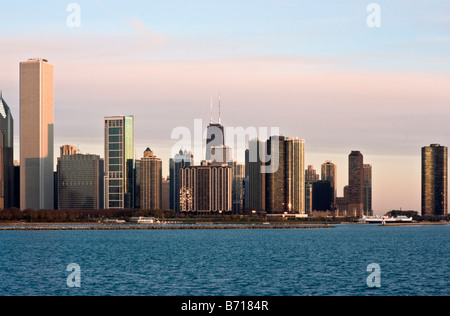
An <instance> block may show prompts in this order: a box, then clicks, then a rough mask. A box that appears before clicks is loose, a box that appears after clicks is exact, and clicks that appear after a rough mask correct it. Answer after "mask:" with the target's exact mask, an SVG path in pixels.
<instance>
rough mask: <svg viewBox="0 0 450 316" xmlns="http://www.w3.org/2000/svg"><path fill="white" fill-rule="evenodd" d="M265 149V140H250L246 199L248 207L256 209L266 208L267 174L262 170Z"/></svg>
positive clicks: (263, 209)
mask: <svg viewBox="0 0 450 316" xmlns="http://www.w3.org/2000/svg"><path fill="white" fill-rule="evenodd" d="M265 151H266V144H265V142H263V141H261V140H260V139H255V140H250V141H249V150H248V154H247V157H246V160H247V161H246V165H247V166H248V190H247V191H248V198H246V200H248V208H249V209H251V210H255V211H265V209H266V174H265V173H263V172H262V167H263V166H264V161H265ZM246 169H247V168H246ZM246 172H247V171H246Z"/></svg>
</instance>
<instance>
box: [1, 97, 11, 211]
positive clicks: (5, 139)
mask: <svg viewBox="0 0 450 316" xmlns="http://www.w3.org/2000/svg"><path fill="white" fill-rule="evenodd" d="M13 123H14V120H13V117H12V115H11V111H10V110H9V107H8V105H7V104H6V102H5V100H3V95H2V93H1V91H0V150H1V153H0V159H1V161H0V168H1V173H0V178H1V185H2V187H1V188H0V209H1V208H11V207H13V206H14V204H15V203H14V124H13Z"/></svg>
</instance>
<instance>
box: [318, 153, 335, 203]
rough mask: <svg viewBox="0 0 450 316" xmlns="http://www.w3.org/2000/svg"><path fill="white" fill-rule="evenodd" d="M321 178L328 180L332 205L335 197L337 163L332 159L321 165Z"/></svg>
mask: <svg viewBox="0 0 450 316" xmlns="http://www.w3.org/2000/svg"><path fill="white" fill-rule="evenodd" d="M321 176H322V178H321V180H322V181H328V182H330V185H331V189H332V190H333V205H334V204H336V197H337V165H336V164H334V163H333V162H332V161H326V162H325V163H323V164H322V166H321Z"/></svg>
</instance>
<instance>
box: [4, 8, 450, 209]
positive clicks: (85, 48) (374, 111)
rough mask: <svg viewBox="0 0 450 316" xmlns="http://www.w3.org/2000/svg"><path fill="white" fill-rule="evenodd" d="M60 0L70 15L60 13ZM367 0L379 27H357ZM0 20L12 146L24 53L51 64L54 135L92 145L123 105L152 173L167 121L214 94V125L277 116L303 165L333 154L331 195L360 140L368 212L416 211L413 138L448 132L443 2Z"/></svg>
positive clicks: (202, 108) (447, 18)
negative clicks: (376, 10) (297, 142)
mask: <svg viewBox="0 0 450 316" xmlns="http://www.w3.org/2000/svg"><path fill="white" fill-rule="evenodd" d="M72 2H74V3H77V4H79V6H80V8H81V16H80V17H81V27H80V28H70V27H68V25H67V24H66V19H67V17H68V15H69V14H70V13H69V12H67V11H66V8H67V6H68V4H70V3H72ZM372 2H375V3H377V4H379V5H380V8H381V27H380V28H370V27H368V26H367V22H366V19H367V17H368V16H369V15H370V12H367V10H366V8H367V6H368V5H369V4H370V3H372ZM0 31H1V32H0V46H1V51H2V54H1V56H2V58H1V60H0V69H2V72H1V76H0V89H1V90H2V91H3V96H4V98H5V100H6V101H7V103H8V104H9V105H10V107H11V110H12V112H13V115H14V117H15V118H16V143H17V145H18V135H19V134H18V126H19V122H18V121H19V120H18V115H19V104H18V94H19V87H18V65H19V62H20V61H23V60H27V59H28V58H30V57H41V58H47V59H49V61H50V62H52V63H53V64H54V67H55V144H56V146H60V145H64V144H74V145H79V146H80V149H81V150H82V151H83V152H90V153H95V154H99V155H101V156H103V155H104V154H103V147H102V146H103V131H102V120H103V117H105V116H110V115H129V114H131V115H135V117H136V128H135V139H136V151H137V157H138V158H139V157H141V156H142V152H143V151H144V150H145V149H146V148H147V147H149V146H150V147H151V148H152V149H153V151H154V152H155V153H156V154H157V155H158V156H160V157H162V158H163V161H164V164H163V166H164V173H165V174H167V170H168V159H169V157H170V151H171V149H172V148H171V147H172V146H173V144H174V141H173V140H171V139H170V135H171V131H172V130H173V129H174V128H176V127H179V126H187V127H189V128H192V126H193V120H194V119H203V120H204V122H205V124H206V123H207V122H208V121H209V103H210V98H211V97H212V98H214V100H216V99H217V97H218V95H219V93H220V94H221V95H222V103H223V108H222V114H223V115H222V116H223V117H222V122H223V123H224V125H229V126H236V127H237V126H243V127H247V126H256V127H258V126H263V127H280V129H281V132H282V133H283V134H284V135H286V136H298V137H300V138H304V139H305V140H306V163H307V164H313V165H314V166H315V167H316V169H320V164H321V163H323V162H324V161H326V160H333V161H335V162H336V163H337V164H338V178H339V182H338V186H339V190H338V193H340V194H342V192H339V191H341V190H342V187H343V186H344V185H345V184H346V182H347V174H346V173H347V170H346V168H347V156H348V154H349V153H350V151H351V150H361V151H362V152H363V154H364V155H365V158H366V162H367V163H371V164H372V165H373V170H374V199H375V201H374V207H375V208H376V210H377V211H379V212H384V211H386V210H389V208H394V207H395V208H399V207H403V208H404V209H406V208H412V209H416V210H419V209H420V148H421V147H422V146H425V145H429V144H431V143H441V144H443V145H447V146H448V145H450V124H448V117H450V107H449V106H448V105H449V101H450V92H449V91H450V89H449V88H448V87H449V86H450V3H449V2H448V1H444V0H441V1H439V0H431V1H416V0H390V1H385V0H384V1H363V0H338V1H336V0H322V1H301V0H271V1H269V0H265V1H264V0H258V1H257V0H240V1H235V0H222V1H220V0H215V1H214V0H209V1H206V0H197V1H194V0H191V1H189V0H182V1H181V0H180V1H175V0H168V1H167V0H166V1H148V0H146V1H133V0H130V1H128V2H124V1H106V0H103V1H100V0H92V1H87V0H86V1H61V0H46V1H28V0H27V1H23V0H18V1H10V2H8V4H7V5H3V6H2V18H1V19H0ZM215 102H216V101H215ZM56 152H57V150H56ZM17 156H18V150H16V157H17ZM405 183H406V184H407V185H405ZM400 186H401V188H400ZM392 192H395V193H392Z"/></svg>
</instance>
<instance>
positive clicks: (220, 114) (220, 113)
mask: <svg viewBox="0 0 450 316" xmlns="http://www.w3.org/2000/svg"><path fill="white" fill-rule="evenodd" d="M221 106H222V104H221V97H220V93H219V124H222V122H221V121H222V117H221V116H222V112H221Z"/></svg>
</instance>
